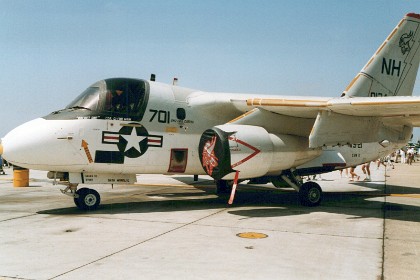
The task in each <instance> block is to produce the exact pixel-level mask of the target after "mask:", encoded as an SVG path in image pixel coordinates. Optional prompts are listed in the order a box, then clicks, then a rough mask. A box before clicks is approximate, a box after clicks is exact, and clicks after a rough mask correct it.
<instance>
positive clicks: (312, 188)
mask: <svg viewBox="0 0 420 280" xmlns="http://www.w3.org/2000/svg"><path fill="white" fill-rule="evenodd" d="M299 200H300V203H301V204H302V205H303V206H309V207H314V206H318V205H319V204H320V203H321V200H322V190H321V187H320V186H319V185H318V184H317V183H315V182H306V183H304V184H303V185H302V186H301V187H300V190H299Z"/></svg>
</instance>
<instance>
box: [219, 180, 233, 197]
mask: <svg viewBox="0 0 420 280" xmlns="http://www.w3.org/2000/svg"><path fill="white" fill-rule="evenodd" d="M230 182H231V181H226V180H217V181H216V194H229V193H231V191H232V185H233V184H230Z"/></svg>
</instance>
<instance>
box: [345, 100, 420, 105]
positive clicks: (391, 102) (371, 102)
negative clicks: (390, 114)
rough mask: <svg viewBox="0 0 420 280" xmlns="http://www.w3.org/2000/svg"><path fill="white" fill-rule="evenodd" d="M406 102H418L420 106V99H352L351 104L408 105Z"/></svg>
mask: <svg viewBox="0 0 420 280" xmlns="http://www.w3.org/2000/svg"><path fill="white" fill-rule="evenodd" d="M406 104H418V105H419V106H420V101H419V100H403V101H388V100H384V101H381V102H377V101H352V102H351V105H360V106H370V105H406Z"/></svg>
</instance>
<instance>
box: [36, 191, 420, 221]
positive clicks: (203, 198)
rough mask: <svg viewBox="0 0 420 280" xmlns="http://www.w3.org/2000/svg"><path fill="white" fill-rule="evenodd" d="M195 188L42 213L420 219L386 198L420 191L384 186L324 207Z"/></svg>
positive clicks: (335, 196) (280, 196) (289, 194)
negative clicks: (206, 212) (212, 211)
mask: <svg viewBox="0 0 420 280" xmlns="http://www.w3.org/2000/svg"><path fill="white" fill-rule="evenodd" d="M196 184H197V185H193V187H194V188H195V189H196V190H195V191H190V190H185V189H184V190H183V191H185V192H175V191H173V192H172V191H171V190H168V189H166V190H161V191H159V192H153V193H151V194H147V195H144V196H143V198H140V197H138V198H137V196H136V195H134V196H133V195H132V194H131V195H127V196H118V197H114V198H112V199H110V200H109V199H107V198H106V197H105V198H104V201H103V204H101V205H100V206H99V208H98V209H97V210H96V211H92V212H84V211H80V210H79V209H77V208H76V207H69V208H59V209H50V210H45V211H39V212H37V213H38V214H49V215H86V214H88V215H90V216H94V215H99V214H101V215H103V214H109V215H115V214H130V213H136V214H141V213H155V212H176V211H195V210H208V209H223V208H225V209H227V213H229V214H232V215H238V216H241V217H244V218H264V217H281V216H296V215H305V214H310V213H315V212H324V213H335V214H344V215H348V216H350V217H349V218H348V219H359V218H384V217H386V218H389V219H395V220H402V221H412V222H419V221H420V211H419V210H420V207H419V206H412V205H406V204H395V203H391V202H388V201H386V198H385V197H386V196H387V193H389V190H392V193H393V194H420V189H418V188H409V187H403V186H387V187H386V188H385V190H384V187H383V185H382V184H380V185H377V184H369V183H356V184H360V186H363V187H369V188H372V189H375V188H376V189H377V191H375V190H373V191H360V192H357V191H356V192H324V198H323V202H322V204H321V206H318V207H303V206H301V205H300V204H299V201H298V196H297V193H296V192H295V191H294V190H291V189H274V188H269V187H261V186H253V185H240V186H239V187H238V190H237V193H236V196H235V201H234V203H233V205H232V206H229V205H228V204H227V201H228V199H229V194H227V195H222V196H216V195H214V189H215V187H214V185H210V184H208V185H203V186H202V185H198V184H199V183H196ZM145 198H146V200H145ZM378 198H379V200H378ZM419 198H420V197H419ZM150 199H152V200H150ZM156 199H159V200H156ZM372 199H374V200H372ZM124 200H126V202H124ZM133 200H134V201H133Z"/></svg>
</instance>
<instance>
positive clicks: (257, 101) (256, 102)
mask: <svg viewBox="0 0 420 280" xmlns="http://www.w3.org/2000/svg"><path fill="white" fill-rule="evenodd" d="M246 103H247V105H248V106H285V107H327V106H328V103H327V101H317V100H290V99H269V98H267V99H262V98H254V99H248V100H247V101H246Z"/></svg>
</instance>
